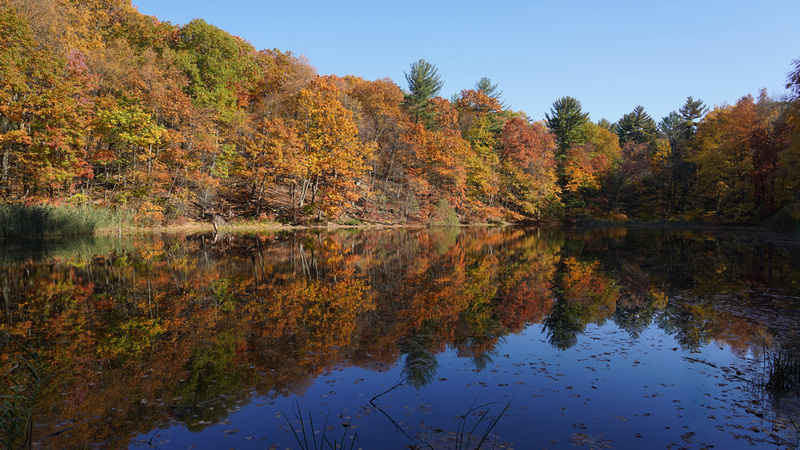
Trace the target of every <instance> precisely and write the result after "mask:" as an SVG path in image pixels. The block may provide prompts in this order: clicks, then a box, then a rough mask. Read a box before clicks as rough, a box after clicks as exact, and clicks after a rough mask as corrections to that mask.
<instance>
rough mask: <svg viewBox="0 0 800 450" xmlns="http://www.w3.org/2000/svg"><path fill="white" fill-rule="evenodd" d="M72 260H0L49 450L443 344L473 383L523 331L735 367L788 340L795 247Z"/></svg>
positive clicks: (419, 246)
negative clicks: (47, 373)
mask: <svg viewBox="0 0 800 450" xmlns="http://www.w3.org/2000/svg"><path fill="white" fill-rule="evenodd" d="M104 244H105V245H107V247H105V248H104V247H103V245H104ZM78 247H79V248H80V249H81V251H80V252H76V253H74V254H70V251H72V250H71V249H74V248H76V247H75V246H74V245H73V246H72V247H70V248H66V249H63V250H61V253H58V251H55V252H56V253H53V254H54V255H55V254H57V255H58V257H57V258H48V259H46V260H36V261H34V260H32V259H30V258H24V257H18V256H13V255H12V256H7V257H5V259H3V261H6V264H5V265H4V266H3V268H2V292H3V299H4V308H3V315H2V330H3V331H4V332H7V333H9V334H11V335H13V336H19V337H24V339H25V340H26V342H27V343H28V345H29V346H31V347H32V348H35V349H37V350H38V351H39V352H40V353H42V354H43V356H44V357H45V358H46V359H47V360H49V361H52V363H53V367H56V368H57V369H58V378H57V383H55V384H53V385H52V386H51V387H50V390H49V391H48V392H46V393H45V394H44V395H45V398H44V399H43V401H41V402H40V405H41V406H40V410H39V415H38V422H39V425H38V426H37V428H36V430H35V433H36V435H35V437H34V439H42V438H44V437H45V436H50V437H48V441H47V445H48V446H53V447H60V446H62V445H64V446H72V445H75V443H76V442H78V443H82V444H86V445H88V444H92V443H98V444H110V443H114V442H118V440H119V439H120V437H126V436H131V435H133V434H135V432H136V431H143V430H148V429H153V428H157V427H158V426H159V424H162V423H164V421H165V420H176V421H180V422H182V423H185V424H186V426H187V427H188V429H190V430H192V431H199V430H202V429H204V428H205V427H207V426H209V425H210V424H213V423H217V422H219V421H220V420H224V418H225V417H227V416H228V415H229V414H231V412H232V411H234V410H235V408H236V405H237V402H239V404H241V402H243V401H245V400H246V399H247V398H249V397H250V396H253V395H258V396H267V397H272V398H278V397H283V396H287V395H291V394H301V393H303V392H304V391H305V390H306V389H308V387H309V386H310V385H311V384H312V383H313V380H314V379H315V378H316V377H318V376H319V375H321V374H323V373H324V372H326V371H329V370H332V369H334V368H340V367H360V368H364V369H368V370H371V371H377V372H380V371H383V370H387V369H388V368H390V367H394V366H396V365H398V364H400V365H402V367H403V368H404V372H405V375H406V376H407V377H408V380H409V383H410V384H411V385H412V386H414V387H415V388H417V389H421V388H423V387H424V386H426V385H428V384H430V383H431V382H432V381H434V380H435V379H436V377H437V371H438V370H439V369H440V363H439V361H438V355H439V354H441V352H442V351H444V350H445V349H447V348H451V349H454V350H455V351H456V352H457V355H458V356H459V357H465V358H470V359H471V360H472V361H473V365H474V367H475V369H476V370H482V369H484V368H485V367H486V366H487V364H491V363H492V361H493V360H494V359H495V358H497V357H498V354H497V348H498V346H499V345H500V344H501V343H502V342H503V341H504V339H505V337H507V336H509V335H511V334H514V333H519V332H521V331H522V330H523V329H525V327H526V326H527V325H529V324H542V326H543V328H544V330H545V333H546V337H547V339H548V340H549V343H550V345H552V347H554V348H556V349H559V350H567V349H570V348H572V347H574V346H576V345H577V344H578V343H579V342H580V340H581V336H582V334H583V333H584V332H585V330H586V329H587V327H588V326H590V325H602V324H605V323H608V322H611V323H613V324H615V325H616V326H617V327H618V328H619V329H622V330H624V331H625V332H626V333H627V334H628V335H629V336H630V337H631V338H634V339H636V338H638V337H639V336H640V334H641V333H643V332H644V330H646V329H647V328H648V327H650V326H651V325H653V324H655V325H656V326H657V327H658V328H660V329H662V330H665V331H666V332H667V333H669V334H672V335H674V336H675V338H676V341H677V345H678V346H679V347H681V348H683V349H686V350H696V349H699V348H700V347H702V346H704V345H706V344H709V343H711V342H716V343H719V344H727V345H729V346H730V347H731V348H732V349H734V350H735V351H736V352H739V353H740V354H747V353H753V354H758V353H760V352H761V351H762V349H763V348H765V347H769V346H772V345H774V344H775V343H776V342H777V341H781V342H785V343H791V342H795V341H796V332H797V329H798V328H797V326H796V325H797V322H798V311H799V309H798V304H797V302H798V300H800V286H798V283H799V282H800V261H798V259H799V258H800V251H798V247H797V244H796V243H794V242H792V241H787V240H785V239H784V238H782V237H775V236H764V235H758V234H752V235H748V234H745V233H735V234H730V233H724V232H719V233H712V232H699V231H690V232H683V231H670V230H626V229H595V230H582V231H578V232H566V231H542V230H526V229H474V230H466V231H461V232H457V231H456V232H454V231H453V230H435V229H432V230H390V231H375V232H352V231H338V232H311V231H309V232H283V233H276V234H265V235H255V234H253V235H225V236H221V237H220V236H217V237H214V236H211V235H190V236H180V235H171V236H164V237H152V238H147V239H137V240H133V239H130V240H128V241H124V242H120V241H114V242H110V243H108V242H101V243H99V245H98V246H96V247H93V249H95V251H94V252H93V254H92V256H91V257H86V256H85V247H82V246H78ZM4 351H5V353H4V355H3V356H4V357H5V359H6V360H8V354H9V352H10V351H11V350H10V349H5V350H4ZM84 421H86V422H85V424H83V423H84ZM78 423H82V424H83V425H80V426H76V427H75V428H74V429H72V430H71V431H70V433H61V431H62V430H64V429H65V427H67V426H71V425H72V424H78Z"/></svg>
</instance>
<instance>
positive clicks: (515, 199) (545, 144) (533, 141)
mask: <svg viewBox="0 0 800 450" xmlns="http://www.w3.org/2000/svg"><path fill="white" fill-rule="evenodd" d="M497 141H498V145H499V149H500V162H501V173H502V175H503V189H502V192H503V194H502V195H503V197H504V198H503V204H504V205H505V206H506V207H508V208H510V209H511V210H513V211H515V212H516V213H518V214H521V215H523V216H527V217H531V218H534V219H536V220H541V219H543V218H544V217H545V216H546V214H547V213H548V209H549V208H550V206H551V205H552V204H553V203H555V201H556V196H557V194H558V188H557V185H556V175H555V150H556V143H555V137H554V136H553V134H552V133H550V132H549V131H548V130H547V128H546V127H545V125H544V124H543V123H541V122H535V123H533V124H529V123H527V121H525V120H523V119H521V118H518V117H515V118H512V119H511V120H509V121H508V122H506V123H505V125H504V126H503V130H502V132H501V133H500V135H499V136H498V139H497Z"/></svg>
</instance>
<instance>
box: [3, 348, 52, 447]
mask: <svg viewBox="0 0 800 450" xmlns="http://www.w3.org/2000/svg"><path fill="white" fill-rule="evenodd" d="M3 337H4V338H5V340H7V341H11V342H14V343H15V344H16V345H17V347H18V348H19V349H20V350H21V352H20V353H19V354H15V355H13V356H12V357H11V358H10V359H9V361H8V362H7V363H6V367H5V370H4V373H3V381H4V384H5V393H4V394H2V395H0V400H2V403H0V445H2V446H4V447H5V448H18V447H31V446H32V443H33V442H32V441H33V412H34V409H35V407H36V400H37V399H38V397H39V395H40V394H41V393H42V391H43V390H44V389H45V387H46V386H47V384H48V382H49V381H50V376H49V375H48V374H47V370H46V364H45V362H44V361H43V360H42V358H41V356H40V355H39V353H37V352H36V351H34V350H32V349H30V348H29V347H27V346H25V345H24V344H22V343H21V342H19V341H17V340H16V339H15V338H13V337H11V336H10V335H8V334H5V335H4V336H3Z"/></svg>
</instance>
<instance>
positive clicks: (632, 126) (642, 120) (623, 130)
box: [614, 105, 658, 148]
mask: <svg viewBox="0 0 800 450" xmlns="http://www.w3.org/2000/svg"><path fill="white" fill-rule="evenodd" d="M614 132H616V133H617V136H619V143H620V145H624V144H626V143H628V142H633V143H637V144H647V145H649V146H650V147H651V148H652V147H655V145H656V139H658V128H657V126H656V121H655V120H653V118H652V117H650V114H647V112H645V110H644V107H642V106H641V105H639V106H637V107H636V108H633V111H631V112H630V114H625V115H624V116H622V119H620V120H619V122H617V126H616V127H615V129H614Z"/></svg>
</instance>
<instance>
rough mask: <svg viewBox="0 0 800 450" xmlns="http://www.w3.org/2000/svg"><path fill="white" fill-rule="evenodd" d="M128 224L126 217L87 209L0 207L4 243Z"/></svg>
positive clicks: (0, 236) (111, 212)
mask: <svg viewBox="0 0 800 450" xmlns="http://www.w3.org/2000/svg"><path fill="white" fill-rule="evenodd" d="M129 223H130V217H129V216H128V215H127V214H125V213H122V212H118V211H115V210H110V209H106V208H95V207H92V206H89V205H84V206H53V205H35V206H26V205H20V204H5V205H0V238H6V239H7V238H14V237H44V236H72V235H80V234H93V233H94V232H95V231H96V230H98V229H102V228H113V227H125V226H127V225H128V224H129Z"/></svg>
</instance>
